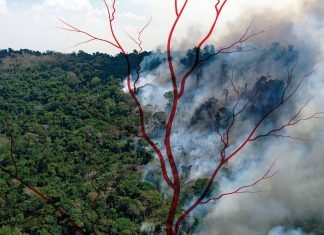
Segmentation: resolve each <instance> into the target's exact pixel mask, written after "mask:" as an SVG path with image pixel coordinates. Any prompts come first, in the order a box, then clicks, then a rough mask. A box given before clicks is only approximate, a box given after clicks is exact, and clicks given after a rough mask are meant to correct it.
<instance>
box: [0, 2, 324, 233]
mask: <svg viewBox="0 0 324 235" xmlns="http://www.w3.org/2000/svg"><path fill="white" fill-rule="evenodd" d="M103 3H104V7H105V10H106V13H107V16H108V27H109V30H110V32H111V35H112V40H106V39H104V38H99V37H97V36H95V35H93V34H91V33H88V32H86V31H84V30H82V29H80V28H78V27H76V26H74V25H71V24H69V23H67V22H66V21H64V20H62V19H60V21H61V22H62V23H63V24H64V27H61V28H62V29H64V30H67V31H70V32H74V33H79V34H82V35H84V36H86V37H88V38H87V40H86V41H83V42H80V43H78V44H76V46H79V45H82V44H85V43H89V42H92V41H100V42H103V43H106V44H107V45H108V46H112V47H114V48H116V49H118V50H119V51H120V52H121V53H122V54H123V55H124V58H125V61H126V63H127V78H126V81H127V88H128V92H129V94H130V96H131V97H132V99H133V100H134V102H135V104H136V107H137V111H138V115H139V127H140V134H135V135H136V136H137V137H139V138H142V139H144V140H145V141H146V142H147V144H148V145H149V146H150V147H151V148H152V149H153V151H154V152H155V154H156V156H157V157H158V160H159V164H160V165H159V166H160V169H161V174H162V178H163V180H164V182H165V183H166V185H167V186H168V189H169V191H170V193H171V195H172V197H171V201H170V206H169V210H168V215H167V218H166V221H165V231H166V234H168V235H176V234H179V232H180V230H181V226H182V225H183V224H184V221H185V220H186V219H187V218H188V217H189V216H190V215H191V214H192V213H193V211H195V209H197V208H198V207H199V206H201V205H204V204H208V203H211V202H214V201H218V200H220V199H221V198H223V197H226V196H233V195H238V194H248V193H257V192H258V191H255V190H253V187H254V186H256V185H258V184H259V183H261V182H262V181H265V180H267V179H269V178H271V177H273V176H274V175H275V174H276V173H277V171H274V169H273V168H274V165H275V161H273V162H272V163H271V165H270V166H269V167H268V169H266V170H265V172H264V173H263V174H261V177H259V178H257V179H256V180H255V181H254V182H251V183H250V184H247V185H242V186H241V187H238V188H236V189H233V190H232V191H229V192H222V193H221V194H219V195H211V194H212V193H214V191H213V185H214V183H215V182H216V180H217V177H218V176H219V175H220V173H221V171H222V169H224V168H226V166H227V164H228V162H229V161H230V160H232V159H233V158H235V157H236V156H238V154H239V153H240V152H242V150H243V149H244V148H246V147H247V146H248V145H249V144H251V143H254V142H257V141H259V140H261V139H263V138H265V137H278V138H286V139H290V140H296V141H301V139H300V138H298V137H294V136H290V135H287V134H283V130H285V129H287V128H289V127H293V126H296V125H297V124H299V123H301V122H304V121H309V120H314V119H321V118H323V117H324V116H323V114H324V113H323V112H317V113H312V114H310V115H309V114H308V115H306V116H303V111H304V110H305V108H306V107H307V106H308V104H309V103H310V100H308V101H306V102H305V103H304V104H302V105H300V107H299V108H297V111H296V112H295V113H292V114H291V116H290V117H289V118H288V120H287V121H286V122H281V123H277V124H276V125H277V126H275V127H274V126H271V128H270V129H267V125H266V123H267V121H268V120H269V119H271V118H272V116H273V115H276V113H280V112H281V110H282V109H283V108H284V106H285V105H289V104H291V100H292V98H293V97H294V96H295V95H296V93H297V92H298V90H299V88H300V87H301V85H302V83H303V82H304V81H305V80H306V79H308V78H309V77H310V76H311V75H312V73H313V71H311V72H306V73H305V74H304V75H302V76H301V77H300V78H299V81H297V82H293V81H292V80H293V79H292V78H293V77H294V70H295V66H294V67H292V68H289V69H288V73H287V80H286V81H285V84H284V85H283V89H282V92H281V94H280V99H278V100H277V101H276V102H274V103H273V104H271V107H269V108H268V109H266V110H265V111H264V112H263V113H262V114H261V115H259V116H258V117H257V118H256V120H255V121H254V124H253V126H252V127H250V129H249V130H244V138H240V139H237V138H235V136H233V131H234V128H235V124H237V122H238V118H239V117H240V116H242V115H243V114H244V112H246V111H247V110H248V109H249V108H250V106H251V105H252V104H253V103H255V101H256V100H257V99H258V96H259V92H262V91H258V90H256V91H255V93H254V95H252V96H249V98H247V96H246V93H245V90H244V89H243V88H241V87H239V86H238V85H236V81H235V79H234V75H233V76H232V78H231V79H230V84H231V88H230V90H232V92H233V94H234V97H235V102H234V105H233V107H232V110H231V115H230V117H229V119H228V122H227V123H226V125H225V127H222V128H221V127H220V125H214V127H213V128H214V130H215V132H216V133H217V135H218V136H219V140H215V144H216V142H217V143H220V145H221V148H220V150H219V152H218V153H217V154H216V156H215V158H217V159H218V160H217V164H215V165H213V164H210V165H209V167H210V169H209V171H210V172H211V175H209V177H208V181H207V183H206V185H204V189H203V190H202V191H201V192H200V194H199V196H197V197H195V199H194V200H193V201H191V202H190V203H189V204H190V205H186V206H182V205H180V201H181V195H182V193H183V191H184V187H183V184H184V183H183V182H182V175H181V171H180V170H179V165H178V164H177V161H176V156H175V151H174V149H173V145H174V144H175V143H173V142H172V138H171V137H172V132H173V130H174V126H175V119H176V115H177V112H178V110H179V108H180V106H181V100H182V99H183V97H184V96H185V93H186V88H187V82H188V80H190V78H191V77H192V76H193V75H195V72H196V70H197V69H198V68H199V67H200V66H201V65H202V64H203V63H205V62H208V61H209V60H211V59H212V58H214V57H217V56H219V55H222V54H230V53H241V52H248V51H250V50H251V49H249V50H246V51H244V50H241V49H237V46H238V45H240V44H242V43H244V42H246V41H247V40H249V39H250V38H252V37H255V36H258V35H259V34H261V33H264V32H265V31H266V30H261V31H258V32H256V33H255V32H251V27H252V24H250V25H249V26H248V27H247V28H246V29H245V31H244V32H243V34H242V36H241V37H240V38H238V39H237V40H236V41H234V42H232V43H230V44H229V45H228V46H225V47H222V48H220V49H218V50H216V51H214V52H213V53H210V54H209V55H208V56H203V55H202V49H203V47H204V46H206V43H207V41H208V40H209V39H210V37H211V36H212V35H213V33H214V31H215V28H216V26H217V25H218V22H219V20H220V16H221V14H222V11H223V9H224V7H226V4H227V0H222V1H221V0H217V1H215V4H214V8H215V9H214V15H213V21H212V23H211V24H210V26H209V28H208V30H207V32H205V34H204V35H203V36H202V37H201V38H200V40H199V41H198V42H197V43H196V45H195V47H194V56H193V60H192V61H191V65H190V66H188V68H187V69H186V71H183V72H181V73H178V72H177V71H176V69H175V63H176V62H175V59H174V57H173V48H172V43H173V41H174V34H175V32H176V30H177V28H178V26H179V24H180V22H181V19H182V17H183V13H184V11H185V10H186V7H187V4H188V0H185V1H184V2H181V3H180V1H178V0H174V9H173V11H174V20H173V23H172V26H171V28H170V30H169V34H168V36H167V43H166V45H167V46H166V54H167V56H166V57H167V58H166V59H167V65H168V70H169V71H168V72H169V74H167V75H165V76H166V78H165V79H168V81H170V82H171V84H172V102H171V106H170V112H169V115H168V118H167V121H166V125H165V132H164V135H163V143H162V144H157V143H155V141H154V140H153V138H152V137H151V136H150V134H149V132H148V130H147V126H146V115H145V108H144V106H143V104H142V102H141V100H140V98H139V97H138V91H139V88H138V86H137V85H138V83H139V82H140V80H141V76H140V75H141V70H140V69H139V68H132V67H131V63H130V59H129V57H128V54H127V52H126V50H125V46H124V45H122V43H121V40H120V38H119V36H118V35H117V33H116V30H115V21H116V11H117V9H116V0H114V1H113V2H112V4H110V3H109V2H108V1H107V0H103ZM149 24H150V21H149V22H148V23H147V24H146V25H145V26H144V27H143V28H141V29H140V30H139V31H138V35H137V36H136V37H133V36H131V35H130V34H127V33H126V34H127V35H128V37H129V38H130V40H131V41H132V42H133V43H135V45H137V47H138V51H139V53H141V52H142V50H143V49H142V36H143V33H144V32H145V29H147V27H149ZM133 70H135V71H136V73H135V76H134V75H133V74H134V73H132V71H133ZM8 129H9V128H8ZM10 139H11V140H12V141H11V142H12V143H11V144H12V146H13V144H14V143H13V138H12V136H10ZM11 157H12V162H13V164H14V165H15V173H11V172H9V171H7V170H6V169H5V168H2V167H1V166H0V167H1V170H2V171H5V172H7V173H8V174H9V175H10V176H11V177H12V178H15V179H17V180H18V181H19V182H20V183H22V184H25V186H26V187H28V188H29V189H31V190H32V191H33V192H34V193H36V194H37V195H38V196H39V197H40V198H41V199H43V200H45V201H46V202H48V203H49V204H51V205H52V206H53V207H54V208H55V209H56V210H57V211H58V212H59V213H60V214H61V215H62V216H63V217H65V218H67V220H68V222H69V223H70V224H71V225H72V226H73V227H75V228H76V229H77V230H78V231H79V232H80V233H85V231H84V230H83V228H82V227H80V226H78V225H77V224H76V223H75V222H74V221H72V220H71V219H69V216H68V215H67V214H66V213H65V212H64V211H63V210H62V209H61V208H59V207H57V206H56V205H55V203H52V202H51V201H50V200H49V197H48V196H46V195H44V194H43V193H42V192H40V191H38V189H36V188H34V187H32V186H29V185H28V184H26V183H25V182H24V180H23V179H20V178H19V171H18V168H17V166H16V163H15V160H14V157H13V154H11ZM94 188H95V191H96V192H97V198H96V199H95V200H94V202H93V205H92V207H93V210H94V211H96V205H95V202H96V200H97V199H98V197H99V195H100V192H99V190H98V189H97V188H96V187H95V186H94ZM97 215H98V214H97ZM98 220H99V215H98V217H97V219H96V220H95V221H91V227H92V231H93V232H94V233H96V232H95V227H96V223H97V221H98Z"/></svg>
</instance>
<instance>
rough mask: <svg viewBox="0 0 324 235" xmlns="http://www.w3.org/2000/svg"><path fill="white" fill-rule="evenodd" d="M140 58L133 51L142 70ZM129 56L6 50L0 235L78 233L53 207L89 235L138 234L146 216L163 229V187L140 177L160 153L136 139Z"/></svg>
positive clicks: (2, 59) (1, 55)
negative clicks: (126, 89)
mask: <svg viewBox="0 0 324 235" xmlns="http://www.w3.org/2000/svg"><path fill="white" fill-rule="evenodd" d="M144 54H147V53H144ZM140 58H141V57H140V56H139V54H138V53H137V52H136V51H134V52H133V53H131V54H130V59H131V63H132V64H133V65H134V66H137V65H138V63H139V59H140ZM124 62H125V61H124V58H123V57H122V55H117V56H115V57H113V56H109V55H106V54H101V53H95V54H87V53H85V52H82V51H80V52H78V53H72V54H60V53H55V52H51V51H48V52H46V53H40V52H34V51H30V50H20V51H14V50H12V49H8V50H1V51H0V166H1V167H2V168H1V169H2V170H1V171H0V191H1V193H0V208H1V210H0V234H42V235H46V234H75V233H77V232H76V230H75V228H73V226H71V224H70V223H69V222H68V218H66V217H64V216H61V215H60V214H59V213H58V212H57V211H56V210H55V207H57V208H58V207H59V208H62V209H63V210H64V211H65V212H66V214H67V215H69V216H70V217H69V218H71V219H72V220H73V221H74V222H75V223H76V224H78V225H79V226H80V227H82V228H83V229H85V231H86V232H87V233H91V234H95V233H97V234H112V235H113V234H140V233H141V232H140V231H141V229H140V227H141V224H142V223H143V222H144V221H146V222H148V223H154V224H155V225H156V228H155V229H156V231H157V232H158V231H159V230H160V229H161V225H162V223H163V222H164V219H165V216H166V209H167V206H166V205H164V204H165V203H166V202H164V200H163V198H161V196H160V193H159V192H158V189H157V187H156V186H155V185H153V184H150V183H144V182H141V177H142V171H143V168H144V165H145V164H147V163H148V162H149V161H150V160H151V159H152V154H151V153H150V152H149V150H147V148H145V144H144V143H142V142H141V141H140V140H136V138H134V135H136V132H137V128H136V126H137V124H138V120H137V115H136V111H135V110H136V109H135V107H134V104H133V103H132V101H131V99H130V98H129V97H128V96H127V95H126V94H125V93H123V91H122V90H121V84H122V79H123V77H124V75H125V72H126V71H125V63H124ZM15 165H16V167H15ZM16 170H17V178H19V179H21V180H23V182H24V183H21V182H20V181H19V180H17V179H15V177H13V176H15V172H16ZM9 174H11V176H10V175H9ZM27 185H31V186H35V187H36V188H37V189H38V190H39V191H41V192H43V193H44V194H46V195H47V196H48V197H49V199H50V200H49V201H48V202H47V203H46V202H45V201H44V200H42V199H41V198H40V197H38V196H37V195H36V194H35V193H34V192H33V191H32V190H30V189H29V188H28V187H27Z"/></svg>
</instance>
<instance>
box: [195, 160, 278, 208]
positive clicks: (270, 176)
mask: <svg viewBox="0 0 324 235" xmlns="http://www.w3.org/2000/svg"><path fill="white" fill-rule="evenodd" d="M274 164H275V161H274V162H273V163H272V164H271V165H270V167H269V169H268V170H267V171H266V172H265V173H264V175H263V176H262V177H261V178H259V179H258V180H256V181H255V182H253V183H251V184H249V185H244V186H241V187H239V188H237V189H236V190H234V191H232V192H228V193H222V194H221V195H219V196H217V197H213V198H209V199H207V200H206V201H201V202H200V204H207V203H209V202H211V201H217V200H219V199H221V198H223V197H225V196H230V195H234V194H245V193H257V192H256V191H254V192H253V191H242V190H244V189H248V188H252V187H254V186H256V185H257V184H259V183H260V182H261V181H264V180H267V179H270V178H272V177H273V176H275V175H276V174H277V173H278V171H276V172H274V173H272V174H270V173H271V170H272V168H273V166H274Z"/></svg>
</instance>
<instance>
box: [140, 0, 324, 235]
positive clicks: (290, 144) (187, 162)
mask: <svg viewBox="0 0 324 235" xmlns="http://www.w3.org/2000/svg"><path fill="white" fill-rule="evenodd" d="M298 4H300V5H299V6H303V8H300V9H303V12H300V11H299V12H298V14H297V15H298V17H292V16H291V15H289V12H286V13H283V14H282V15H281V16H280V17H279V18H277V19H275V20H274V21H273V22H275V23H276V24H279V23H280V28H275V29H272V31H271V33H270V34H269V33H268V34H265V36H264V37H261V38H260V39H259V40H260V41H258V43H257V44H252V45H251V44H246V45H244V46H243V49H244V47H246V48H249V47H251V46H252V47H254V45H258V46H257V48H258V50H256V51H253V52H251V53H238V54H232V55H226V56H220V57H218V58H217V59H215V60H212V61H211V62H210V63H209V64H207V65H205V66H203V67H202V69H201V72H200V71H199V70H198V71H196V72H195V73H194V74H193V76H191V77H190V78H189V80H188V83H187V89H186V93H185V95H184V96H183V97H182V99H181V101H180V104H179V108H178V110H177V117H176V120H175V124H174V128H173V132H172V137H171V140H172V147H173V151H174V155H175V158H176V162H177V166H178V169H179V171H180V172H181V175H182V176H183V186H184V187H186V186H187V187H190V185H192V182H194V181H195V180H197V179H199V178H203V177H208V176H209V175H210V174H211V172H212V170H213V169H214V168H213V167H212V166H216V164H217V162H218V161H219V151H220V149H221V147H222V144H221V142H220V140H219V136H218V134H217V132H216V130H215V125H214V123H215V120H213V119H212V118H213V117H220V119H221V121H220V122H222V121H223V122H225V123H226V116H227V115H228V114H226V110H227V111H228V110H231V109H232V108H233V105H234V103H235V95H233V89H232V88H231V84H230V77H231V76H232V74H231V72H232V71H233V75H234V80H235V82H236V85H237V86H238V87H239V89H240V90H241V91H242V92H244V91H245V94H246V96H245V97H243V100H242V102H241V104H240V106H242V105H243V104H244V102H246V101H247V100H248V99H249V98H248V97H249V94H250V93H252V92H253V91H254V88H255V87H257V86H258V85H257V84H258V82H259V81H260V77H262V76H264V78H265V79H266V80H267V81H269V80H271V81H274V82H273V83H272V85H271V86H273V87H275V85H273V84H277V85H278V84H279V85H280V83H276V81H277V82H278V81H282V82H285V81H286V79H287V68H289V67H291V66H293V65H294V64H295V63H296V62H297V65H296V69H295V71H294V81H295V82H296V81H297V80H298V79H300V78H301V77H302V76H303V74H305V73H308V72H310V71H311V70H313V69H314V67H318V68H317V70H316V71H315V73H314V74H312V76H311V77H310V78H309V79H310V80H307V82H306V83H304V84H303V86H302V88H301V90H300V91H299V92H298V93H297V94H296V97H294V100H293V103H294V104H293V103H289V104H288V106H287V107H286V108H284V109H282V110H281V111H279V113H277V114H275V115H274V116H273V117H272V118H271V119H270V120H269V122H267V123H266V125H265V127H264V129H263V132H265V131H266V130H267V129H269V128H273V127H275V126H277V125H279V126H280V123H281V122H283V121H287V119H288V120H289V118H291V117H292V116H293V115H294V113H295V112H296V110H298V107H300V106H298V105H297V104H299V105H302V104H304V102H305V101H306V100H307V99H308V98H309V97H312V96H313V97H314V99H313V100H312V103H311V104H310V105H309V107H308V108H307V109H306V110H305V115H306V116H307V114H310V113H315V112H318V111H324V110H323V100H324V84H323V81H324V79H323V77H322V74H323V72H324V71H323V69H322V65H321V60H322V59H323V54H322V52H323V48H324V46H323V45H322V44H321V43H320V41H319V40H318V38H319V37H320V36H324V35H323V25H322V24H320V23H319V22H321V19H323V13H324V7H323V6H324V4H323V2H320V1H308V2H306V1H304V2H303V1H301V2H300V3H298ZM269 12H270V10H269ZM271 12H272V11H271ZM290 13H291V12H290ZM251 14H252V13H251ZM255 14H257V15H258V16H257V17H260V16H262V14H261V13H260V12H256V13H255ZM263 14H265V13H263ZM251 17H252V16H251ZM256 22H257V23H256V27H258V26H260V24H265V22H266V23H267V25H271V18H270V19H269V16H268V15H263V18H262V19H260V21H257V20H256ZM261 28H262V27H261ZM313 35H315V37H314V36H313ZM236 38H237V36H236V35H234V36H228V39H229V41H233V40H235V39H236ZM281 41H282V42H283V43H282V45H283V46H281V45H280V44H272V45H271V43H273V42H281ZM289 44H291V45H294V47H292V46H288V45H289ZM182 47H183V45H182ZM185 54H186V52H181V51H177V52H174V53H173V56H174V60H173V61H174V64H175V65H176V66H175V69H176V72H177V74H181V73H183V71H185V69H186V65H185V63H184V62H183V61H181V58H184V57H185ZM152 61H159V63H160V64H159V66H158V67H157V68H155V69H151V70H148V71H144V72H143V73H142V77H141V79H140V82H139V84H138V87H140V88H139V91H138V97H139V98H140V100H141V102H142V104H143V107H144V109H145V110H146V111H147V113H148V114H147V122H146V126H147V129H148V131H149V133H150V135H151V136H152V138H153V139H154V141H155V142H157V143H158V145H159V146H160V147H161V148H162V150H163V134H164V132H163V131H164V127H165V126H163V121H165V120H166V118H167V116H168V111H169V108H170V102H171V101H172V97H171V98H170V96H168V95H170V93H169V94H168V92H169V91H171V90H172V88H171V83H170V78H169V74H168V68H167V63H166V61H165V55H164V54H163V53H153V54H152V55H151V56H149V57H147V58H146V59H145V60H144V62H143V63H142V68H147V67H148V66H149V65H150V63H152ZM259 83H260V82H259ZM260 84H261V83H260ZM260 84H259V85H260ZM265 84H267V83H265ZM269 84H270V83H269ZM295 84H296V83H295ZM279 85H278V87H280V86H279ZM269 86H270V85H269ZM271 86H270V88H271ZM278 90H280V89H273V90H270V91H263V92H265V93H264V94H263V95H264V97H265V99H270V98H271V99H273V98H274V99H275V98H276V96H278V95H276V92H279V91H278ZM259 102H260V101H259ZM261 102H262V103H260V106H262V105H265V106H266V105H267V103H271V101H269V100H263V101H262V100H261ZM240 106H239V107H240ZM223 107H227V109H226V110H225V111H221V110H222V108H223ZM261 111H262V109H261ZM258 112H260V110H258V109H256V110H254V113H253V112H252V111H251V110H250V111H249V110H248V109H247V112H246V113H245V114H244V115H242V116H241V117H239V118H238V119H237V121H236V124H235V126H234V127H233V131H232V133H231V135H232V140H233V141H232V144H233V145H234V146H237V144H238V143H239V142H240V141H242V139H243V138H244V137H245V136H246V133H247V131H248V130H250V129H251V127H252V126H253V124H254V123H255V120H256V119H257V116H258V114H257V113H258ZM222 115H223V116H222ZM161 123H162V124H161ZM219 125H222V124H219ZM224 125H225V124H224ZM323 130H324V124H323V121H321V120H311V121H308V122H303V123H301V124H300V125H298V126H296V127H293V128H289V129H288V130H287V131H288V132H283V133H284V134H287V133H289V135H291V136H294V137H297V138H300V139H304V141H294V140H289V139H280V138H275V137H272V138H271V137H270V138H267V139H265V140H262V141H260V142H257V143H252V144H250V145H249V146H248V147H247V148H245V149H244V150H243V151H241V152H240V153H239V154H238V155H237V156H236V157H235V158H234V159H233V160H232V161H231V162H230V163H229V164H228V166H227V168H228V169H229V171H230V173H228V172H227V173H226V172H225V173H223V174H221V175H220V176H218V178H217V182H218V183H219V185H220V186H219V188H217V192H216V191H215V192H213V193H221V192H223V193H224V192H230V191H233V190H235V189H237V188H238V187H240V186H242V185H247V184H250V183H252V182H254V181H255V180H256V179H258V178H260V177H261V176H262V175H263V174H264V172H265V171H266V170H267V169H268V168H269V165H270V164H271V163H272V162H273V161H274V159H278V160H277V163H276V165H275V167H274V168H275V169H274V170H277V169H279V174H277V175H276V176H274V177H273V178H271V179H268V180H266V181H263V182H262V183H260V184H259V185H258V186H257V187H255V188H253V191H257V192H258V193H253V194H239V195H234V196H229V197H225V198H223V199H221V200H220V201H218V202H217V203H213V204H209V205H207V206H201V210H197V211H196V212H195V213H193V215H192V216H193V217H201V218H200V219H201V220H202V223H201V224H200V226H198V228H195V230H194V233H196V234H200V235H224V234H225V235H227V234H239V235H251V234H269V235H279V234H280V235H281V234H283V235H285V234H288V235H295V234H296V235H299V234H307V232H309V231H305V233H303V230H302V228H301V227H303V226H306V227H307V226H308V227H307V228H308V230H310V231H312V232H313V234H315V235H316V232H318V231H319V230H316V229H317V227H316V226H323V224H324V200H323V199H321V198H323V197H322V195H324V181H323V178H324V170H323V169H324V157H323V156H322V153H323V152H324V147H323V145H322V143H323V141H324V134H323V133H324V132H323ZM261 133H262V130H261ZM229 151H231V149H230V150H229ZM152 172H153V173H152ZM159 174H160V169H159V164H158V161H156V162H153V163H152V164H150V165H149V166H148V167H147V168H146V172H145V175H144V179H145V180H149V181H151V182H158V181H159V182H162V181H161V178H159V177H158V176H157V175H159ZM228 174H230V175H228ZM160 187H161V190H162V191H166V190H167V187H165V185H164V184H163V183H162V184H160ZM215 196H216V195H215ZM192 200H194V199H193V198H191V200H188V201H186V205H184V208H186V207H187V206H188V205H190V203H191V202H192ZM314 218H315V219H316V221H317V222H316V224H314V225H313V227H311V228H310V227H309V223H311V221H313V220H314ZM305 221H308V222H305ZM282 226H285V228H284V227H282ZM286 228H287V229H286ZM313 234H312V235H313Z"/></svg>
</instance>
